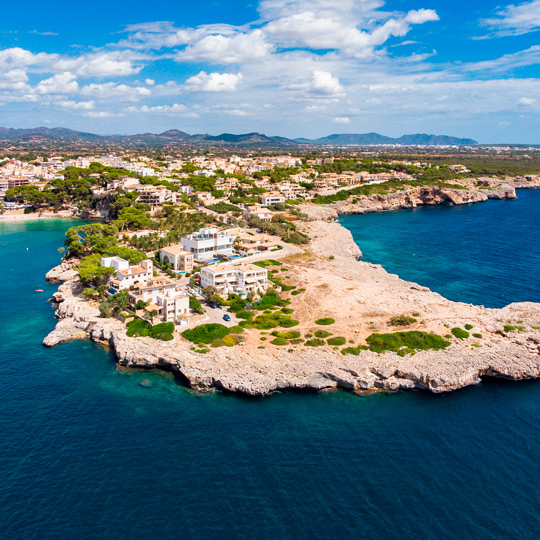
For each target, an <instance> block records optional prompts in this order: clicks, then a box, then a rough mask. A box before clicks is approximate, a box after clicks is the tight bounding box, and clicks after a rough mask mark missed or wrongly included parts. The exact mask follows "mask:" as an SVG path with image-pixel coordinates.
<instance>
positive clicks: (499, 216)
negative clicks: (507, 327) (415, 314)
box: [340, 190, 540, 308]
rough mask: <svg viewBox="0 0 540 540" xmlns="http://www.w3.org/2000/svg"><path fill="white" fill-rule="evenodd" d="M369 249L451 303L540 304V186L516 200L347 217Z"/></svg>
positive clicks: (371, 257)
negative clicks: (538, 188) (524, 302)
mask: <svg viewBox="0 0 540 540" xmlns="http://www.w3.org/2000/svg"><path fill="white" fill-rule="evenodd" d="M340 221H341V223H342V224H343V225H344V226H345V227H347V228H348V229H349V230H350V231H351V232H352V234H353V236H354V239H355V241H356V243H357V244H358V245H359V246H360V248H361V250H362V253H363V260H365V261H369V262H373V263H377V264H382V265H383V266H384V267H385V268H386V269H387V270H388V271H389V272H391V273H394V274H398V275H399V276H400V277H402V278H403V279H406V280H408V281H414V282H415V283H421V284H422V285H424V286H426V287H429V288H430V289H432V290H434V291H437V292H438V293H441V294H442V295H443V296H445V297H446V298H449V299H450V300H454V301H459V302H467V303H471V304H482V305H485V306H487V307H494V308H499V307H504V306H506V305H508V304H510V303H511V302H522V301H532V302H540V284H539V281H538V280H539V273H540V190H519V191H518V199H516V200H513V201H488V202H486V203H482V204H472V205H466V206H453V207H447V206H445V207H440V206H439V207H433V208H418V209H415V210H400V211H397V212H387V213H383V214H367V215H353V216H345V217H343V218H341V220H340Z"/></svg>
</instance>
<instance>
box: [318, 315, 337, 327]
mask: <svg viewBox="0 0 540 540" xmlns="http://www.w3.org/2000/svg"><path fill="white" fill-rule="evenodd" d="M335 322H336V321H335V320H334V319H331V318H330V317H327V318H325V319H317V320H316V321H315V324H319V325H320V326H330V325H331V324H334V323H335Z"/></svg>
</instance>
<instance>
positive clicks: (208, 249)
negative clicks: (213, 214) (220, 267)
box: [182, 228, 235, 262]
mask: <svg viewBox="0 0 540 540" xmlns="http://www.w3.org/2000/svg"><path fill="white" fill-rule="evenodd" d="M234 239H235V236H233V235H232V234H229V231H219V230H218V229H215V228H206V229H201V230H200V231H199V232H196V233H193V234H190V235H189V236H185V237H184V238H182V247H183V248H184V250H185V251H187V252H188V253H191V254H193V258H194V260H195V261H197V262H204V261H210V260H212V259H215V258H216V257H217V256H218V255H225V256H228V257H230V256H231V255H232V254H233V243H234Z"/></svg>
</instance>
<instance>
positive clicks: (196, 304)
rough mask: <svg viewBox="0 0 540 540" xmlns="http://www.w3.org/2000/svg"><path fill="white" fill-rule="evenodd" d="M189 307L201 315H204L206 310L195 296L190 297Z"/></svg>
mask: <svg viewBox="0 0 540 540" xmlns="http://www.w3.org/2000/svg"><path fill="white" fill-rule="evenodd" d="M189 307H190V308H191V309H192V310H193V311H194V312H195V313H198V314H199V315H202V314H203V313H204V308H203V307H202V305H201V303H200V302H199V300H198V299H197V298H195V297H194V296H190V297H189Z"/></svg>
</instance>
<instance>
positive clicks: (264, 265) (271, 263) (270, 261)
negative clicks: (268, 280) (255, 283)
mask: <svg viewBox="0 0 540 540" xmlns="http://www.w3.org/2000/svg"><path fill="white" fill-rule="evenodd" d="M253 264H254V265H256V266H259V267H260V268H267V267H268V266H283V263H280V262H279V261H275V260H274V259H268V260H266V261H258V262H254V263H253Z"/></svg>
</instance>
